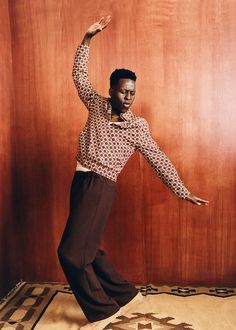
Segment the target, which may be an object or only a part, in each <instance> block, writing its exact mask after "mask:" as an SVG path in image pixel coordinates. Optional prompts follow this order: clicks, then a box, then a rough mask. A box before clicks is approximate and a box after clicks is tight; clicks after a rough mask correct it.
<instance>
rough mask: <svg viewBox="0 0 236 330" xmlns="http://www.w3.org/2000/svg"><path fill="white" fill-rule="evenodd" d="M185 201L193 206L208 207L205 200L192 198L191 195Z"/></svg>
mask: <svg viewBox="0 0 236 330" xmlns="http://www.w3.org/2000/svg"><path fill="white" fill-rule="evenodd" d="M187 200H188V201H189V202H191V203H193V204H195V205H202V204H204V205H208V203H209V202H208V201H207V200H205V199H202V198H199V197H196V196H194V195H193V194H190V195H189V196H188V197H187Z"/></svg>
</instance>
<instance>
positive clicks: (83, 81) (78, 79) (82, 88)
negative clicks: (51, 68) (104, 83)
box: [72, 16, 110, 110]
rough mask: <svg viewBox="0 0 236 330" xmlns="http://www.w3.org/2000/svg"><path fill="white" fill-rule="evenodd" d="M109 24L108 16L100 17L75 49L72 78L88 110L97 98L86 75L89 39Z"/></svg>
mask: <svg viewBox="0 0 236 330" xmlns="http://www.w3.org/2000/svg"><path fill="white" fill-rule="evenodd" d="M109 22H110V16H106V17H102V18H101V19H100V21H99V22H96V23H94V24H93V25H91V26H90V27H89V28H88V30H87V32H86V33H85V36H84V38H83V40H82V42H81V44H80V45H79V46H78V47H77V49H76V53H75V58H74V65H73V70H72V77H73V80H74V83H75V86H76V88H77V91H78V95H79V97H80V99H81V100H82V102H83V103H84V104H85V106H86V107H87V108H88V109H89V110H90V109H91V107H92V105H93V103H94V101H95V99H96V98H97V97H99V95H98V94H97V92H96V91H95V90H94V89H93V87H92V84H91V83H90V80H89V75H88V62H89V45H90V41H91V39H92V38H93V37H94V36H95V35H96V34H97V33H98V32H100V31H102V30H103V29H105V28H106V27H107V25H108V24H109Z"/></svg>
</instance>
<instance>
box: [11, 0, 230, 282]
mask: <svg viewBox="0 0 236 330" xmlns="http://www.w3.org/2000/svg"><path fill="white" fill-rule="evenodd" d="M9 9H10V19H11V36H12V56H13V75H14V83H15V92H14V96H15V104H16V105H15V112H14V113H15V115H14V130H13V132H12V133H13V136H14V145H15V150H14V154H15V163H14V171H13V173H14V186H15V190H16V203H17V206H16V209H15V212H16V219H17V222H18V224H19V232H20V235H21V236H20V237H21V241H22V243H23V244H22V251H21V263H22V274H21V275H22V278H24V279H25V280H32V281H35V280H37V281H39V280H44V281H49V280H50V281H62V280H64V276H63V274H62V271H61V269H60V266H59V263H58V260H57V256H56V249H57V245H58V243H59V240H60V237H61V234H62V231H63V229H64V226H65V221H66V218H67V213H68V199H69V189H70V182H71V178H72V175H73V172H74V169H75V159H74V157H75V154H76V143H77V137H78V134H79V132H80V130H81V129H82V128H83V126H84V124H85V121H86V118H87V112H86V109H84V107H83V105H82V103H81V101H80V100H79V98H78V96H77V92H76V89H75V87H74V84H73V81H72V77H71V73H72V65H73V59H74V53H75V50H76V47H77V45H78V43H79V42H80V41H81V39H82V37H83V35H84V32H85V30H86V28H87V27H88V25H89V24H91V23H93V22H94V21H95V20H97V19H98V18H99V17H100V16H103V15H106V14H110V15H112V22H111V25H110V26H109V27H108V28H107V29H106V30H105V31H104V33H102V34H100V35H99V36H97V37H96V39H94V40H93V42H92V46H91V60H90V67H89V68H90V78H91V81H92V82H93V85H94V87H95V88H96V89H97V90H98V91H99V92H100V93H101V94H103V95H108V81H109V75H110V73H111V71H112V70H114V69H115V68H119V67H126V68H130V69H132V70H134V71H135V72H136V74H137V76H138V80H137V98H136V101H135V103H134V105H133V109H132V110H133V112H134V113H135V114H136V115H141V116H143V117H145V118H146V119H147V120H148V122H149V124H150V130H151V132H152V135H153V137H154V139H155V140H156V141H157V143H158V144H159V145H160V147H161V148H162V149H163V150H164V151H165V152H166V154H167V155H168V156H169V157H170V159H171V160H172V161H173V163H174V164H175V165H176V167H177V169H178V172H179V174H180V176H181V178H182V179H183V180H184V182H185V184H186V186H187V187H188V188H189V190H191V191H192V192H193V193H194V194H196V195H199V196H200V197H202V198H206V199H209V200H210V204H209V206H207V207H196V206H193V205H191V204H189V203H186V202H184V201H181V200H179V199H177V198H176V197H175V195H173V194H172V193H171V192H170V191H168V189H167V188H166V187H165V186H164V185H163V184H162V183H161V181H160V180H159V179H158V178H157V177H156V175H155V173H154V172H153V171H152V169H151V168H150V166H149V165H148V164H147V163H146V162H145V160H144V159H143V158H142V157H141V156H140V155H139V154H135V155H133V156H132V157H131V159H130V160H129V162H128V163H127V165H126V167H125V169H124V171H123V172H122V173H121V175H120V177H119V181H118V194H117V199H116V203H115V205H114V209H113V212H112V215H111V217H110V220H109V223H108V226H107V228H106V231H105V233H104V239H103V243H102V245H103V246H104V248H106V250H107V252H108V255H109V256H110V257H111V259H112V260H113V262H114V264H115V265H116V267H117V269H119V270H120V272H121V273H122V274H124V276H126V278H128V279H129V280H130V281H133V282H135V283H148V282H153V283H156V284H164V283H165V284H172V283H175V284H176V283H179V284H181V285H185V284H188V283H189V284H192V285H196V284H204V285H214V284H215V285H233V284H235V278H236V277H235V275H236V261H235V260H236V258H235V250H236V216H235V206H234V202H235V197H236V191H235V173H236V171H235V157H236V150H235V109H234V108H235V105H236V96H235V87H236V75H235V69H236V60H235V59H236V56H235V55H236V40H235V39H236V17H235V13H236V3H235V2H234V1H230V0H227V1H223V0H217V1H215V0H208V1H200V0H196V1H189V0H183V1H175V0H168V1H167V0H166V1H165V0H162V1H161V0H160V1H158V0H145V1H135V0H131V1H129V2H126V1H123V0H122V1H119V2H118V1H114V0H110V1H105V2H104V1H101V0H98V1H96V2H94V1H91V0H89V1H82V0H80V1H75V0H72V1H62V0H57V1H56V0H48V1H47V2H45V1H27V0H18V1H10V2H9Z"/></svg>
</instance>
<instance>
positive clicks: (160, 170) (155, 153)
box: [137, 119, 208, 205]
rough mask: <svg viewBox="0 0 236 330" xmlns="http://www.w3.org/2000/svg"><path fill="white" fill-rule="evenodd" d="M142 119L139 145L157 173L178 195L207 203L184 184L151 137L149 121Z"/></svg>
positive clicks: (190, 200)
mask: <svg viewBox="0 0 236 330" xmlns="http://www.w3.org/2000/svg"><path fill="white" fill-rule="evenodd" d="M141 121H142V122H141V129H140V139H139V143H138V146H137V147H138V150H139V151H140V152H141V154H142V155H143V156H144V158H145V159H146V160H147V161H148V163H149V164H150V165H151V166H152V168H153V169H154V170H155V172H156V173H157V175H158V176H159V177H160V178H161V180H162V181H163V182H164V183H165V185H166V186H167V187H169V188H170V189H171V190H172V191H173V192H174V193H175V194H176V195H177V196H178V197H180V198H182V199H185V200H187V201H189V202H191V203H193V204H196V205H201V204H207V203H208V201H205V200H203V199H201V198H199V197H196V196H194V195H193V194H192V193H190V192H189V191H188V189H187V188H186V187H185V186H184V183H183V181H182V180H181V179H180V177H179V175H178V173H177V170H176V168H175V166H174V165H173V164H172V162H171V161H170V159H169V158H168V157H167V156H166V154H165V153H164V152H163V151H162V150H161V149H160V148H159V146H158V145H157V143H156V142H155V141H154V140H153V138H152V137H151V135H150V132H149V126H148V123H147V121H146V120H145V119H142V120H141Z"/></svg>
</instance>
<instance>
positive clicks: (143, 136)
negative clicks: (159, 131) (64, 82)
mask: <svg viewBox="0 0 236 330" xmlns="http://www.w3.org/2000/svg"><path fill="white" fill-rule="evenodd" d="M89 49H90V47H89V46H87V45H79V46H78V47H77V50H76V54H75V58H74V65H73V71H72V77H73V80H74V83H75V86H76V88H77V91H78V95H79V97H80V99H81V100H82V102H83V103H84V105H85V106H86V108H87V109H88V112H89V113H88V120H87V122H86V125H85V127H84V129H83V131H82V132H81V134H80V136H79V149H78V154H77V157H76V158H77V160H78V161H79V162H80V164H81V165H82V166H84V167H86V168H88V169H90V170H92V171H94V172H96V173H98V174H100V175H102V176H104V177H107V178H109V179H111V180H113V181H116V180H117V176H118V174H119V173H120V172H121V170H122V169H123V167H124V165H125V164H126V162H127V161H128V159H129V157H130V156H131V155H132V154H133V153H134V152H135V151H136V150H138V151H139V152H141V154H142V155H143V156H144V158H145V159H146V160H147V161H148V163H149V164H150V165H151V166H152V168H153V169H154V170H155V172H156V173H157V175H158V176H159V177H160V178H161V180H162V181H163V182H164V183H165V184H166V185H167V186H168V187H169V188H170V189H171V190H172V191H173V192H174V193H175V194H176V195H177V196H178V197H180V198H183V199H184V198H186V197H187V196H188V195H189V194H190V192H189V191H188V190H187V189H186V187H185V186H184V184H183V182H182V181H181V179H180V177H179V175H178V173H177V171H176V169H175V167H174V165H173V164H172V163H171V161H170V160H169V159H168V157H167V156H166V155H165V153H164V152H163V151H162V150H161V149H160V148H159V146H158V145H157V143H156V142H155V141H154V140H153V138H152V137H151V135H150V132H149V126H148V123H147V121H146V120H145V119H144V118H142V117H137V116H135V115H134V114H133V113H132V112H131V111H130V110H128V111H127V112H126V113H123V114H121V115H120V117H121V118H122V119H123V122H121V123H120V122H119V124H117V123H116V122H113V123H109V122H110V120H111V105H110V99H109V98H106V97H103V96H101V95H99V94H98V93H97V92H96V91H95V90H94V89H93V87H92V85H91V83H90V81H89V78H88V61H89Z"/></svg>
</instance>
